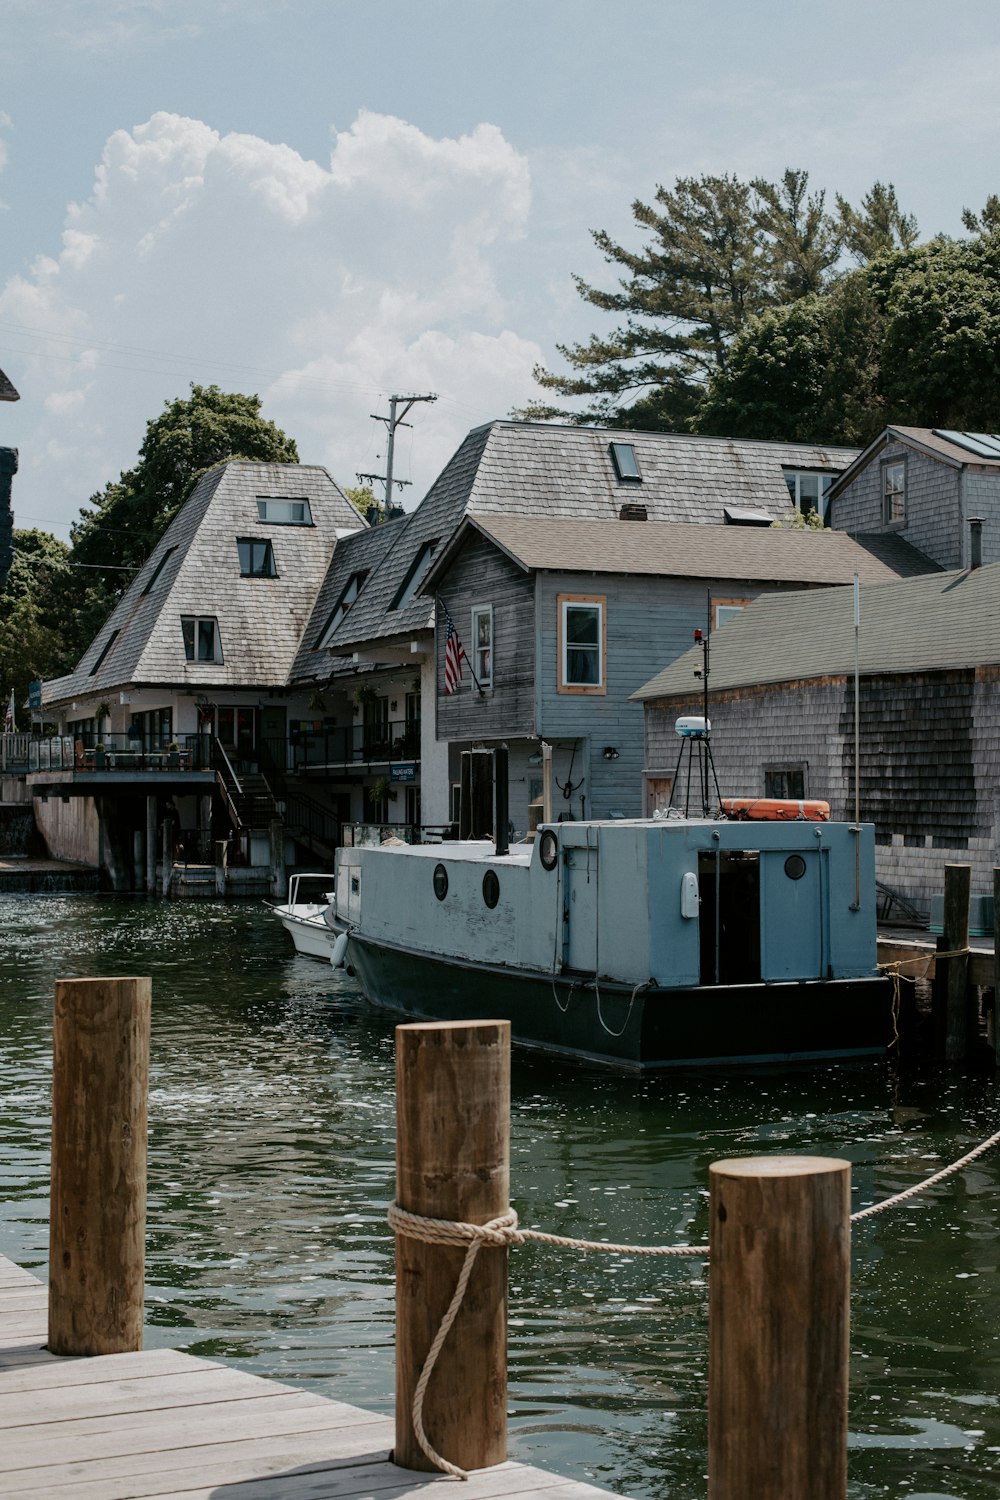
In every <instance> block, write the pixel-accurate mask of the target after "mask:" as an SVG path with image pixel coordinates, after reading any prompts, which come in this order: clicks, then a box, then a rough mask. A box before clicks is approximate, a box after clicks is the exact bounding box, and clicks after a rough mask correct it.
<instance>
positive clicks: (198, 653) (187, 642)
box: [181, 615, 222, 662]
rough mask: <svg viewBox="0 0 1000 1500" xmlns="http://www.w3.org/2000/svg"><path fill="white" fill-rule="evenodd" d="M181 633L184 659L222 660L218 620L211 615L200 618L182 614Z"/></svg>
mask: <svg viewBox="0 0 1000 1500" xmlns="http://www.w3.org/2000/svg"><path fill="white" fill-rule="evenodd" d="M181 635H182V636H183V638H184V659H185V661H213V662H221V661H222V641H221V639H220V637H219V622H218V620H216V619H215V618H214V617H213V616H204V617H202V618H201V619H198V618H196V617H193V616H190V615H185V616H182V617H181Z"/></svg>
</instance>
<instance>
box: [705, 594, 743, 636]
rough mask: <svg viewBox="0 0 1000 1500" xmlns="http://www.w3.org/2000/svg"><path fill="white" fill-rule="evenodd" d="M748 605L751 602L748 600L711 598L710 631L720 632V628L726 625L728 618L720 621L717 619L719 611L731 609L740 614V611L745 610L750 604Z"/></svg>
mask: <svg viewBox="0 0 1000 1500" xmlns="http://www.w3.org/2000/svg"><path fill="white" fill-rule="evenodd" d="M750 603H751V600H749V599H736V598H733V599H715V598H713V599H712V629H713V631H715V630H721V629H722V626H723V625H725V624H727V623H728V617H727V619H726V620H720V619H719V610H720V609H732V610H736V611H739V612H740V613H742V611H743V610H745V609H746V607H747V605H748V604H750Z"/></svg>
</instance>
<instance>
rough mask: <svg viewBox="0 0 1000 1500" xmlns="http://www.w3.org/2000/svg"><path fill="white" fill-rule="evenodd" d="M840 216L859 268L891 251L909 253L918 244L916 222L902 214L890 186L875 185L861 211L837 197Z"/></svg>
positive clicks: (845, 235) (887, 184)
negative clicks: (905, 251) (906, 251)
mask: <svg viewBox="0 0 1000 1500" xmlns="http://www.w3.org/2000/svg"><path fill="white" fill-rule="evenodd" d="M837 213H838V215H839V216H840V229H841V233H842V235H843V238H844V243H845V245H846V246H847V249H848V250H849V251H850V253H851V254H852V255H853V256H854V259H855V260H856V261H857V262H858V264H859V265H867V264H868V262H869V261H872V260H874V259H875V257H876V256H878V255H885V254H886V253H887V252H888V251H891V250H909V249H910V248H911V247H912V246H913V245H915V244H916V243H917V235H918V233H919V231H918V229H917V221H916V219H915V218H914V217H913V215H912V214H904V213H903V210H902V209H901V208H900V206H899V201H898V199H897V197H896V189H895V188H894V187H893V185H892V183H891V182H889V183H885V182H876V183H874V184H873V186H872V187H871V188H870V190H869V191H868V192H867V193H866V194H865V196H864V197H863V198H862V200H861V207H860V208H859V209H858V208H852V207H851V205H850V204H849V203H848V202H847V199H846V198H842V197H841V196H840V194H839V193H838V194H837Z"/></svg>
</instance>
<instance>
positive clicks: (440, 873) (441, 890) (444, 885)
mask: <svg viewBox="0 0 1000 1500" xmlns="http://www.w3.org/2000/svg"><path fill="white" fill-rule="evenodd" d="M434 894H435V896H436V897H437V898H438V900H439V901H443V900H444V898H445V896H447V894H448V871H447V870H446V869H445V867H444V865H435V866H434Z"/></svg>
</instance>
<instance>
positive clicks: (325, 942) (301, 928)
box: [277, 912, 341, 963]
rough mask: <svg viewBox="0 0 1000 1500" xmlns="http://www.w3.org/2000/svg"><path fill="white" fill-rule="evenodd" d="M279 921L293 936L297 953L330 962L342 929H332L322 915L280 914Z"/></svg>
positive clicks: (278, 914)
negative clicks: (299, 915)
mask: <svg viewBox="0 0 1000 1500" xmlns="http://www.w3.org/2000/svg"><path fill="white" fill-rule="evenodd" d="M277 916H278V920H279V921H280V923H281V925H282V927H283V928H284V929H285V931H286V932H288V933H290V934H291V938H292V942H293V943H294V944H295V951H296V953H304V954H306V955H307V956H308V957H309V958H321V959H324V960H325V961H326V962H327V963H329V962H330V955H331V953H332V951H333V945H334V943H335V942H336V940H337V933H338V932H339V931H340V930H341V929H340V928H333V927H330V926H329V925H328V924H327V923H326V922H325V921H324V920H323V916H322V914H320V915H319V916H313V917H298V916H292V915H289V913H287V912H278V913H277Z"/></svg>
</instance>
